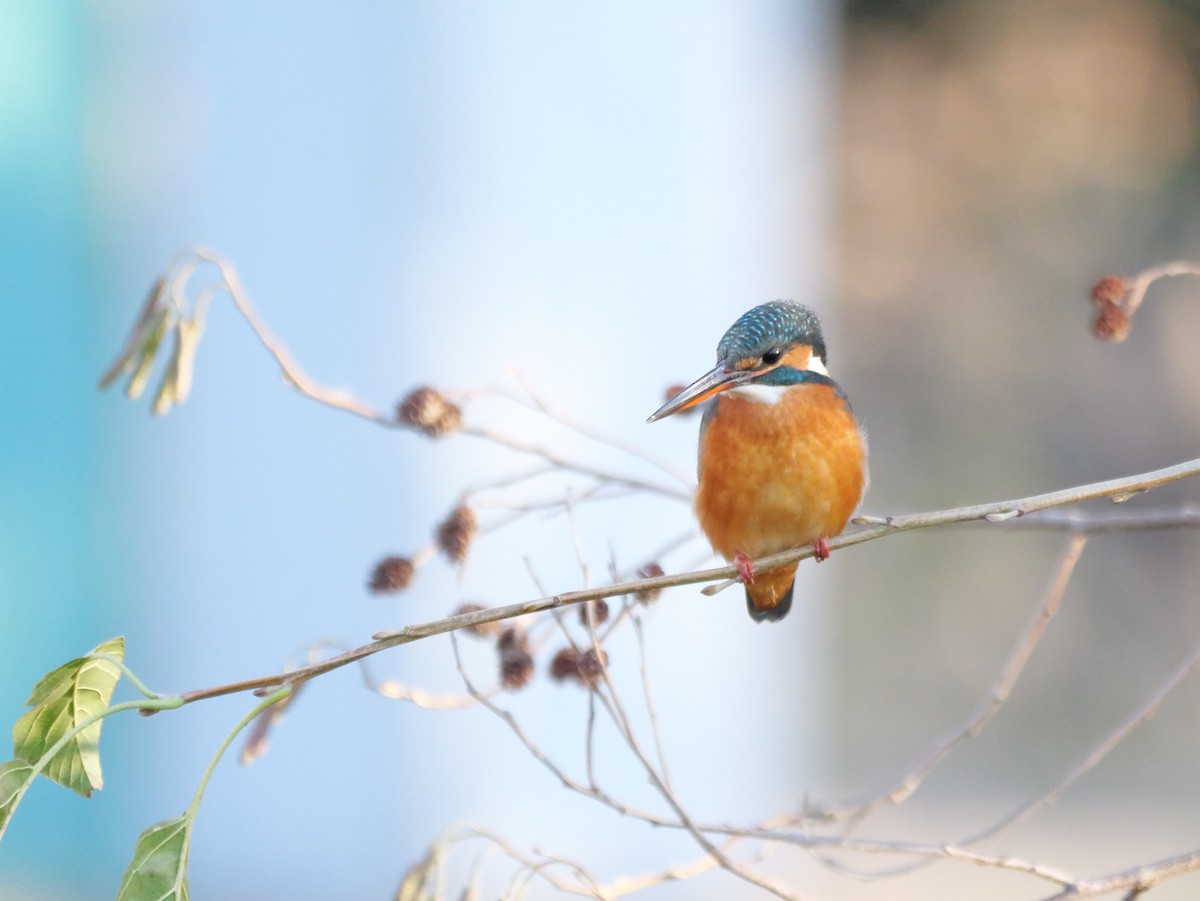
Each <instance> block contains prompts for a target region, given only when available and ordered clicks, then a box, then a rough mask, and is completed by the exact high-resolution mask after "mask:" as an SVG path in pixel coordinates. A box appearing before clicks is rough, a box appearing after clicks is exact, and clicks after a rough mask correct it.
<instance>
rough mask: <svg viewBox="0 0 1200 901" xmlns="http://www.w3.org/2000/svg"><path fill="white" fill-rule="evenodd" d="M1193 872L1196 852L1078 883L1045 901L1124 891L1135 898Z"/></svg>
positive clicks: (1198, 868)
mask: <svg viewBox="0 0 1200 901" xmlns="http://www.w3.org/2000/svg"><path fill="white" fill-rule="evenodd" d="M1196 872H1200V849H1197V850H1195V851H1189V852H1187V853H1186V854H1179V855H1177V856H1175V857H1168V858H1165V859H1164V860H1159V861H1155V862H1154V863H1146V864H1139V865H1138V866H1136V867H1130V868H1129V869H1127V870H1121V871H1119V872H1116V873H1110V874H1108V875H1107V876H1096V877H1094V878H1092V879H1080V880H1079V881H1077V882H1072V883H1071V884H1070V885H1068V886H1066V887H1065V888H1064V889H1063V890H1062V891H1061V892H1058V893H1057V894H1054V895H1050V896H1048V897H1047V898H1046V899H1045V901H1068V899H1075V898H1095V897H1097V896H1099V895H1108V894H1111V893H1113V892H1119V891H1121V890H1122V889H1126V890H1128V893H1127V894H1126V895H1125V897H1126V898H1136V897H1138V896H1139V895H1141V894H1142V893H1144V892H1147V891H1149V890H1150V889H1152V888H1154V887H1155V886H1156V885H1160V884H1162V883H1163V882H1166V881H1167V880H1168V879H1173V878H1175V877H1176V876H1184V875H1186V874H1188V873H1196Z"/></svg>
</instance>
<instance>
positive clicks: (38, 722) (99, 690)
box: [13, 638, 125, 797]
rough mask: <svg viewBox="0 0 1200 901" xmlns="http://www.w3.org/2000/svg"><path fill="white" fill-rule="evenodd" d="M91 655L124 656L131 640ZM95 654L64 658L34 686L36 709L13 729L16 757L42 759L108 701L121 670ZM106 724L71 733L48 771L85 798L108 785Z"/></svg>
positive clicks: (103, 646) (113, 643)
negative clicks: (103, 764) (103, 747)
mask: <svg viewBox="0 0 1200 901" xmlns="http://www.w3.org/2000/svg"><path fill="white" fill-rule="evenodd" d="M91 654H92V655H96V654H107V655H109V656H110V657H113V658H116V659H117V660H123V659H124V657H125V639H123V638H114V639H112V640H110V641H106V642H104V643H103V644H101V645H98V646H97V647H96V648H94V649H93V650H92V652H91ZM92 655H89V656H87V657H77V658H75V659H74V660H71V661H68V662H67V663H64V664H63V665H62V666H60V667H58V668H57V669H55V670H52V671H51V672H49V673H47V674H46V675H45V676H43V677H42V679H41V680H40V681H39V682H38V684H37V685H35V686H34V688H33V692H32V694H30V696H29V701H28V702H27V703H28V704H29V705H30V706H32V707H33V709H32V710H30V711H29V712H27V713H26V714H25V715H24V716H22V717H21V718H20V719H19V720H17V724H16V726H15V727H14V728H13V756H14V757H18V758H22V759H24V760H40V759H41V758H42V756H43V755H44V754H45V753H46V752H47V751H49V750H50V748H51V747H52V746H53V745H54V744H56V743H57V742H58V741H60V740H61V739H62V738H64V737H65V736H67V735H68V733H70V732H71V731H72V730H74V729H76V728H77V727H78V726H80V725H81V724H82V723H83V722H84V721H85V720H87V719H88V718H89V717H92V716H93V715H95V714H97V713H99V712H100V711H101V710H103V709H104V708H105V707H107V706H108V702H109V700H110V699H111V698H112V693H113V689H114V688H116V685H117V680H118V679H120V678H121V670H120V668H119V667H118V666H117V665H116V664H115V663H113V662H112V661H111V660H106V659H104V658H102V657H97V656H92ZM100 725H101V721H100V720H97V721H96V722H94V723H91V724H89V725H87V726H86V727H84V728H82V729H79V731H78V732H76V733H75V734H74V735H73V736H71V738H70V740H69V741H68V742H67V743H66V744H65V745H64V746H63V747H62V748H61V749H60V750H59V751H58V752H57V753H56V754H55V755H54V757H53V759H52V760H51V761H50V762H49V763H48V764H47V765H46V767H45V769H44V770H43V771H42V772H43V773H44V774H45V776H46V778H48V779H52V780H54V781H55V782H57V783H59V784H60V785H64V786H66V787H67V788H69V789H72V790H73V791H77V792H79V794H81V795H83V796H84V797H87V796H89V795H91V793H92V791H93V790H94V789H99V788H103V786H104V778H103V775H102V774H101V770H100V750H99V746H100Z"/></svg>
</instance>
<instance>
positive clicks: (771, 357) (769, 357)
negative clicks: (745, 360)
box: [762, 347, 783, 366]
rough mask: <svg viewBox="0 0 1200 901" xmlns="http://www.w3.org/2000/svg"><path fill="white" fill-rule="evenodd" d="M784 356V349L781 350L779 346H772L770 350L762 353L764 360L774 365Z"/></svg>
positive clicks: (765, 362) (767, 363) (769, 364)
mask: <svg viewBox="0 0 1200 901" xmlns="http://www.w3.org/2000/svg"><path fill="white" fill-rule="evenodd" d="M782 356H783V351H781V350H780V349H779V348H778V347H772V348H771V349H770V350H768V351H767V352H766V353H765V354H763V355H762V361H763V363H764V364H765V365H767V366H774V365H775V364H776V363H778V362H779V358H780V357H782Z"/></svg>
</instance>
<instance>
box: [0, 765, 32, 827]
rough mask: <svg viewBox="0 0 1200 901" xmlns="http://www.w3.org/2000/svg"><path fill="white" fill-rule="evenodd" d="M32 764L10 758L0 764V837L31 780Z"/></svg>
mask: <svg viewBox="0 0 1200 901" xmlns="http://www.w3.org/2000/svg"><path fill="white" fill-rule="evenodd" d="M33 777H34V772H33V764H32V763H30V762H29V761H28V760H10V761H8V762H7V763H4V764H0V837H2V836H3V835H4V830H5V829H7V828H8V821H9V820H11V819H12V815H13V811H14V810H16V809H17V805H18V804H19V803H21V796H22V795H24V794H25V789H27V788H29V783H30V782H32V781H33Z"/></svg>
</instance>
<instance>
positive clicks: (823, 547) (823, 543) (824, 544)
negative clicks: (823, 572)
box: [813, 538, 829, 563]
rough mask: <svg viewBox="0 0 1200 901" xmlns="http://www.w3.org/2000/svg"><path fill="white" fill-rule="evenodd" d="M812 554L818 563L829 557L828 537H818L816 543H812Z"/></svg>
mask: <svg viewBox="0 0 1200 901" xmlns="http://www.w3.org/2000/svg"><path fill="white" fill-rule="evenodd" d="M813 556H814V557H815V558H816V559H817V562H818V563H820V562H821V561H822V560H828V559H829V539H828V538H818V539H817V543H816V545H814V551H813Z"/></svg>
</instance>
